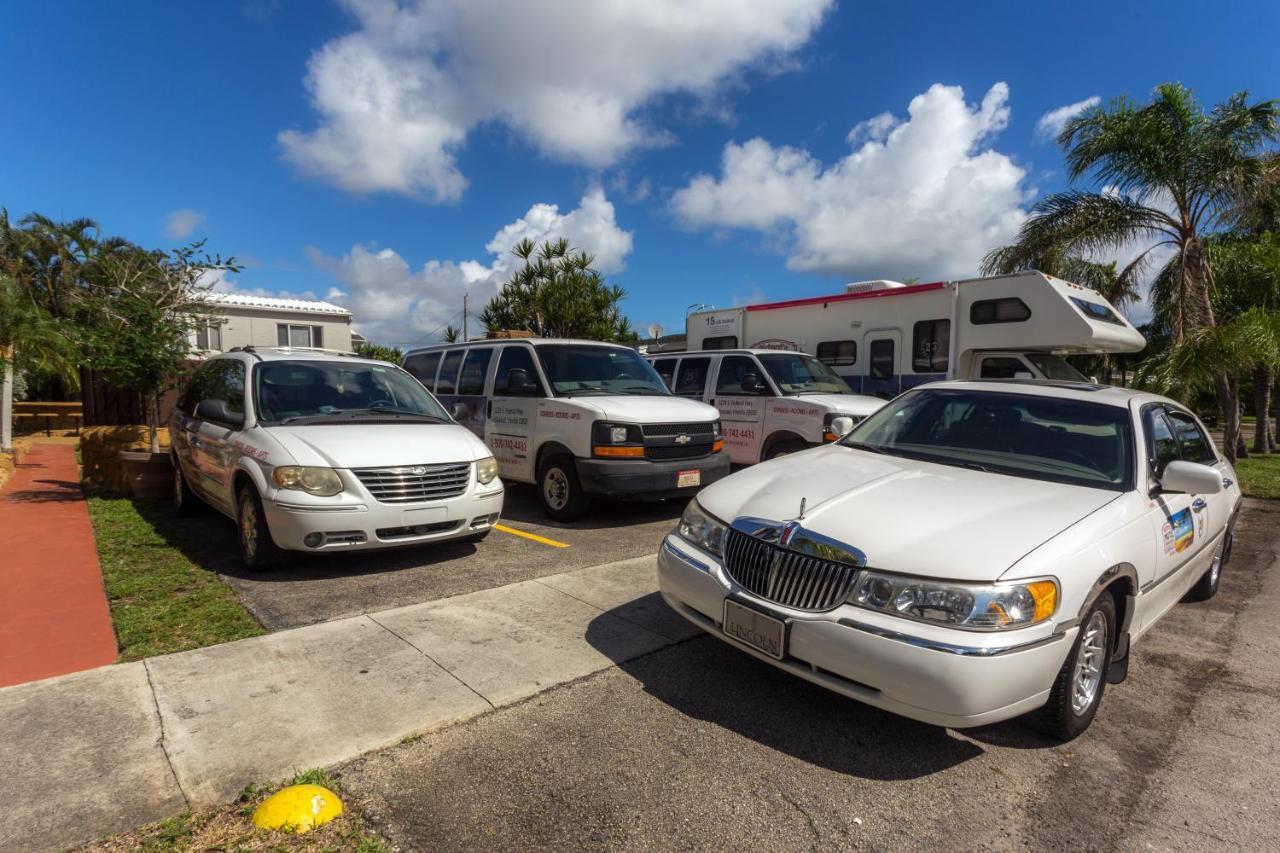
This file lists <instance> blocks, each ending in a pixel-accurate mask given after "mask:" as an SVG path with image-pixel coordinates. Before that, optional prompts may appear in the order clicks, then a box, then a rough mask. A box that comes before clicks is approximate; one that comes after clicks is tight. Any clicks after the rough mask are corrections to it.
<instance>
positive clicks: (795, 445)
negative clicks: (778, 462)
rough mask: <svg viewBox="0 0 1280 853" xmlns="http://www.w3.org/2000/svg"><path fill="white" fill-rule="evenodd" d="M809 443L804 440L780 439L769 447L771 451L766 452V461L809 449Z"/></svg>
mask: <svg viewBox="0 0 1280 853" xmlns="http://www.w3.org/2000/svg"><path fill="white" fill-rule="evenodd" d="M808 449H809V444H808V443H807V442H804V441H794V440H793V441H779V442H778V443H777V444H775V445H773V447H770V448H769V452H768V453H766V454H765V457H764V458H765V461H768V460H770V459H777V458H778V457H779V456H789V455H791V454H792V453H799V452H800V451H801V450H808Z"/></svg>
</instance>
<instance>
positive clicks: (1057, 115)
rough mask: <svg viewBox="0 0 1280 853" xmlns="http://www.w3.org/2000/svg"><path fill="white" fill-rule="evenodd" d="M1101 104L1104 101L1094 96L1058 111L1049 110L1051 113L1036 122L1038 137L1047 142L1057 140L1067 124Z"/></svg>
mask: <svg viewBox="0 0 1280 853" xmlns="http://www.w3.org/2000/svg"><path fill="white" fill-rule="evenodd" d="M1100 103H1102V99H1101V98H1099V97H1098V96H1097V95H1093V96H1091V97H1088V98H1085V99H1084V100H1083V101H1076V102H1075V103H1074V104H1067V105H1066V106H1064V107H1058V108H1057V109H1056V110H1049V112H1047V113H1045V114H1044V115H1042V116H1040V120H1039V121H1037V122H1036V136H1037V137H1039V138H1040V139H1046V140H1050V139H1057V137H1058V134H1059V133H1062V129H1063V128H1064V127H1066V126H1067V122H1069V121H1071V120H1072V119H1073V118H1075V117H1076V116H1078V115H1080V114H1081V113H1083V112H1084V111H1085V110H1091V109H1093V108H1094V107H1096V106H1097V105H1098V104H1100Z"/></svg>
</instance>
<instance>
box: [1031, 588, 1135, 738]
mask: <svg viewBox="0 0 1280 853" xmlns="http://www.w3.org/2000/svg"><path fill="white" fill-rule="evenodd" d="M1115 636H1116V602H1115V599H1114V598H1112V597H1111V594H1110V593H1107V592H1104V593H1103V594H1102V595H1100V596H1098V600H1097V601H1095V602H1094V603H1093V606H1092V607H1090V608H1089V612H1088V613H1086V614H1085V616H1084V619H1083V620H1082V621H1081V623H1080V632H1079V633H1078V634H1077V635H1076V641H1075V643H1074V644H1073V645H1072V646H1071V654H1069V655H1067V659H1066V660H1065V661H1064V662H1063V664H1062V669H1060V670H1059V671H1058V677H1057V678H1056V679H1054V681H1053V689H1052V690H1051V691H1050V693H1049V701H1048V702H1046V703H1045V706H1044V707H1043V708H1041V709H1040V710H1039V712H1037V717H1036V720H1035V722H1036V725H1037V727H1038V728H1040V729H1041V731H1043V732H1044V733H1045V734H1047V735H1049V736H1051V737H1054V738H1057V739H1058V740H1064V741H1065V740H1071V739H1072V738H1074V737H1076V736H1077V735H1079V734H1080V733H1081V732H1083V731H1084V730H1085V729H1087V728H1089V724H1090V723H1092V722H1093V718H1094V716H1095V715H1096V714H1097V713H1098V706H1099V705H1101V704H1102V693H1103V691H1104V690H1105V689H1106V686H1107V665H1108V663H1109V662H1110V660H1111V649H1112V647H1113V646H1114V645H1115V642H1114V640H1115Z"/></svg>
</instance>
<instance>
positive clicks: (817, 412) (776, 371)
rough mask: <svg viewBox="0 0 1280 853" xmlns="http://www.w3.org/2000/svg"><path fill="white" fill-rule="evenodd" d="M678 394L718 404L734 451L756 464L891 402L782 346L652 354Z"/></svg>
mask: <svg viewBox="0 0 1280 853" xmlns="http://www.w3.org/2000/svg"><path fill="white" fill-rule="evenodd" d="M650 361H651V362H652V363H653V366H654V368H655V369H656V370H657V371H658V375H659V376H661V377H662V381H663V382H665V383H667V387H668V388H670V389H671V390H672V392H673V393H675V394H676V395H677V396H681V397H690V398H692V399H695V400H703V401H705V402H707V403H710V404H711V405H713V406H715V407H716V409H717V410H718V411H719V412H720V419H721V420H722V421H723V423H724V438H725V443H726V444H727V445H728V448H729V456H730V458H731V459H732V460H733V461H734V462H735V463H737V464H739V465H753V464H755V463H756V462H762V461H764V460H766V459H773V458H775V457H778V456H783V455H785V454H787V453H794V452H796V451H798V450H806V449H808V448H810V447H816V446H817V445H820V444H822V443H824V442H827V441H835V440H836V437H837V436H836V434H835V432H833V431H832V421H833V420H835V419H836V418H838V417H841V416H844V417H848V418H849V419H850V420H851V421H852V422H853V423H857V422H859V421H861V420H862V419H863V418H865V417H866V416H867V415H869V414H871V413H872V412H874V411H876V410H877V409H879V408H880V407H881V406H883V405H884V400H882V399H880V398H879V397H870V396H865V395H862V394H852V393H850V392H849V386H848V385H846V384H845V381H844V380H843V379H841V378H840V377H839V376H837V375H836V374H835V372H834V371H832V370H831V368H830V367H828V366H827V365H825V364H823V363H822V362H821V361H819V360H818V359H816V358H814V357H813V356H811V355H805V354H804V353H798V352H779V351H777V350H766V349H756V350H712V351H706V352H682V353H672V354H671V355H657V356H651V357H650Z"/></svg>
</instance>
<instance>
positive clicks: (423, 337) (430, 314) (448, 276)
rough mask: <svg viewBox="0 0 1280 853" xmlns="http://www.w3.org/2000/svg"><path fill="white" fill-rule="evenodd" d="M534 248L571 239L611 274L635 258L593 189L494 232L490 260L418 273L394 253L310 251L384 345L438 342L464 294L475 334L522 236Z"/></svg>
mask: <svg viewBox="0 0 1280 853" xmlns="http://www.w3.org/2000/svg"><path fill="white" fill-rule="evenodd" d="M525 237H527V238H529V239H530V240H533V241H534V242H535V243H541V242H542V241H544V240H548V239H555V238H558V237H565V238H566V239H568V241H569V243H570V245H571V246H573V247H574V248H578V249H582V250H583V251H585V252H587V253H589V254H591V255H594V256H595V258H596V262H595V268H596V269H598V270H600V271H601V272H604V273H616V272H619V271H621V270H622V269H623V267H624V265H625V261H626V257H627V255H629V254H630V253H631V247H632V233H631V232H630V231H624V230H622V229H621V228H619V227H618V223H617V219H616V217H615V214H614V208H613V204H612V203H611V202H610V201H609V200H608V198H606V196H605V194H604V191H603V190H601V189H600V188H598V187H596V188H592V189H590V190H588V191H587V193H586V194H585V195H584V196H583V197H582V200H581V202H580V203H579V205H578V207H576V208H574V209H573V210H571V211H569V212H567V213H561V212H560V210H559V208H558V207H557V206H556V205H554V204H535V205H533V206H532V207H530V208H529V210H528V212H527V213H525V215H524V216H522V217H520V218H519V219H517V220H516V221H515V222H512V223H510V224H508V225H506V226H504V227H502V228H500V229H499V230H498V231H497V233H495V234H494V236H493V239H492V240H490V241H489V243H488V244H487V245H486V246H485V249H486V250H487V251H488V252H489V253H490V254H491V256H492V257H491V258H490V259H489V260H488V262H482V261H477V260H463V261H452V260H430V261H427V262H426V263H425V264H423V265H422V266H421V267H420V268H418V269H417V270H414V269H413V268H412V267H410V265H409V263H408V261H406V260H405V259H404V258H403V257H402V256H401V255H400V254H399V253H398V252H396V251H395V250H393V249H389V248H387V249H375V248H371V247H366V246H359V245H357V246H353V247H352V248H351V251H350V252H348V253H347V254H345V255H343V256H342V257H332V256H329V255H326V254H324V253H323V252H321V251H319V250H318V249H311V250H309V254H310V257H311V261H312V263H313V264H314V265H315V266H316V267H317V268H319V269H321V270H323V271H325V272H327V273H329V274H330V275H332V276H333V277H334V278H335V279H337V280H338V286H337V287H334V288H331V289H330V291H329V293H328V294H327V295H326V296H325V298H326V299H328V300H330V301H332V302H336V303H338V304H339V305H344V306H346V307H347V308H349V309H351V314H352V326H353V327H354V328H355V329H357V330H358V331H359V332H360V333H361V334H363V335H364V336H365V337H367V338H369V339H370V340H372V341H376V342H378V343H382V344H391V345H396V346H407V345H416V344H422V343H428V342H432V341H434V340H436V337H437V333H438V332H439V331H440V329H441V328H442V327H443V326H444V325H445V324H447V323H453V324H454V325H459V320H458V316H457V315H458V314H459V312H460V311H461V310H462V295H463V293H470V295H471V300H470V301H471V311H472V314H473V316H472V320H471V323H472V325H471V331H472V332H473V333H475V332H477V331H478V330H479V329H480V322H479V319H478V317H479V314H480V311H481V310H482V309H483V308H484V306H485V304H486V303H487V302H488V300H489V299H490V298H492V297H493V295H494V294H495V293H497V291H498V288H499V286H500V285H501V284H502V282H504V281H505V280H506V278H507V277H508V276H509V275H510V273H511V271H512V270H513V269H514V268H515V266H516V265H517V264H518V263H519V261H518V260H517V259H516V258H514V257H513V256H512V255H511V248H512V247H513V246H514V245H515V244H516V243H517V242H519V241H520V240H521V239H523V238H525Z"/></svg>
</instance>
